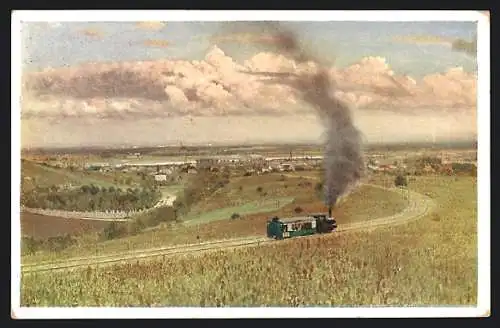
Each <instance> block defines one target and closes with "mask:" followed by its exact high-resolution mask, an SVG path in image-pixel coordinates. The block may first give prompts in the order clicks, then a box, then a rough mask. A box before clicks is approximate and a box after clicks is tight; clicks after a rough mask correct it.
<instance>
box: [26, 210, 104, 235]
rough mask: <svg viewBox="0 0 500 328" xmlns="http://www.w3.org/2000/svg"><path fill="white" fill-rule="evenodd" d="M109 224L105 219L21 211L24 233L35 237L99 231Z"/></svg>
mask: <svg viewBox="0 0 500 328" xmlns="http://www.w3.org/2000/svg"><path fill="white" fill-rule="evenodd" d="M108 224H109V222H104V221H93V220H79V219H67V218H61V217H55V216H47V215H39V214H34V213H28V212H23V213H21V232H22V235H27V236H31V237H33V238H47V237H55V236H59V235H64V234H81V233H86V232H91V231H99V230H101V229H103V228H104V227H106V226H107V225H108Z"/></svg>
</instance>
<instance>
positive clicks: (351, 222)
mask: <svg viewBox="0 0 500 328" xmlns="http://www.w3.org/2000/svg"><path fill="white" fill-rule="evenodd" d="M16 15H17V16H16V18H15V19H14V20H16V22H17V23H16V24H17V25H15V28H14V29H13V33H14V34H13V35H16V36H17V41H16V40H15V41H13V42H15V44H14V45H15V47H14V48H13V51H14V53H15V51H19V53H17V56H16V55H14V56H13V57H15V58H14V60H15V65H14V64H13V70H14V72H15V73H16V75H17V78H16V79H15V80H13V83H14V86H13V89H14V88H16V90H17V92H18V93H17V94H15V96H16V97H18V98H17V99H20V101H19V102H16V101H14V102H13V104H14V105H13V106H15V107H14V108H15V109H14V111H13V117H14V119H13V120H14V121H15V122H14V121H13V126H14V125H16V126H17V128H18V130H17V132H14V135H13V138H14V139H16V140H17V139H19V140H17V142H18V143H17V144H14V145H15V147H17V148H14V147H13V149H14V152H18V153H19V154H17V155H16V156H20V160H19V161H18V164H20V167H18V166H16V167H17V169H18V171H14V173H13V179H14V181H17V182H18V186H13V191H15V192H13V193H12V194H13V204H14V206H17V207H13V208H14V209H15V210H14V211H13V218H12V220H13V221H12V222H13V243H14V244H13V269H12V272H13V287H12V288H13V293H15V294H17V296H13V304H17V307H18V308H17V310H16V311H15V313H16V314H15V316H16V317H22V316H23V314H24V315H26V316H31V317H33V316H38V317H48V316H55V317H61V316H67V317H86V318H89V317H105V316H108V317H109V316H114V317H126V316H128V317H147V316H158V315H160V316H165V317H168V316H174V317H175V316H177V317H179V316H180V317H190V316H191V317H203V316H208V317H224V316H231V317H245V316H267V317H271V316H278V317H286V316H290V317H293V316H309V317H310V316H356V317H360V316H393V315H397V313H398V312H397V310H396V309H397V308H400V307H405V308H406V310H402V311H403V312H401V313H400V314H399V315H400V316H412V313H413V314H414V315H424V316H439V315H448V316H469V315H470V316H479V315H482V316H485V315H489V314H488V313H489V312H488V311H489V308H490V307H489V306H490V304H489V271H488V270H489V262H488V261H489V256H488V254H489V216H487V215H488V214H487V213H488V212H484V210H486V211H487V209H484V208H482V209H481V208H480V207H479V203H478V197H479V198H480V199H481V203H482V204H483V205H484V204H485V206H486V207H488V206H489V205H488V204H489V194H488V193H487V190H486V189H485V188H486V187H487V185H486V183H489V182H488V181H489V175H488V171H486V172H485V173H484V172H483V173H481V170H484V169H485V168H486V170H488V167H484V166H481V165H488V164H487V163H486V162H489V144H487V143H486V144H483V142H488V141H487V140H486V139H488V138H489V136H488V131H489V80H481V79H482V78H485V76H486V75H488V76H489V71H488V70H489V68H488V67H489V57H487V56H489V34H485V33H489V32H488V31H486V30H487V29H488V30H489V26H488V24H489V16H488V15H487V13H481V12H440V11H439V12H427V13H425V12H420V13H419V12H398V13H395V12H327V11H325V12H316V13H314V14H311V13H308V12H279V13H273V12H265V11H263V12H246V13H245V12H230V11H220V12H212V13H207V12H203V11H198V12H189V11H180V12H175V11H167V12H162V11H158V12H142V13H140V12H134V11H114V12H112V13H111V12H106V11H99V12H92V11H90V12H72V11H64V12H48V13H44V12H43V11H40V12H18V13H17V14H16ZM481 26H482V27H483V29H481ZM16 28H17V30H16ZM484 31H486V32H484ZM482 33H483V34H482ZM16 47H17V48H16ZM481 47H482V48H481ZM481 54H482V56H483V57H481ZM485 56H486V57H485ZM484 65H487V66H484ZM485 67H486V68H485ZM485 70H486V72H485ZM485 74H486V75H485ZM13 78H14V77H13ZM486 78H487V77H486ZM16 115H17V116H16ZM478 127H480V128H478ZM16 133H17V134H16ZM484 133H486V135H484ZM481 135H482V136H481ZM16 140H14V142H16ZM481 147H483V148H481ZM484 147H486V148H484ZM478 154H479V157H478ZM480 158H482V159H481V161H486V162H482V164H481V165H479V166H478V162H479V159H480ZM18 159H19V158H18ZM483 163H486V164H483ZM16 165H17V164H16ZM478 178H479V180H480V181H479V184H480V187H481V188H479V187H478ZM481 184H482V185H481ZM478 195H479V196H478ZM483 201H484V202H486V203H483ZM483 205H481V206H483ZM485 215H486V216H485ZM19 242H20V246H19ZM478 250H479V251H478ZM481 256H485V257H484V258H481ZM16 261H20V262H16ZM440 306H447V308H444V309H439V308H438V307H440ZM19 307H20V308H19ZM61 307H65V308H67V309H61ZM87 307H92V310H90V309H86V308H87ZM125 307H126V308H128V309H123V308H125ZM409 307H413V308H409ZM457 307H461V309H459V310H457ZM155 308H162V312H161V314H160V313H159V312H154V311H155V310H154V309H155ZM51 309H54V310H55V309H57V311H55V312H50V311H51ZM101 309H102V311H101ZM453 309H454V310H453ZM479 309H480V310H479ZM384 310H385V311H386V312H384ZM419 310H420V312H419ZM86 311H87V312H86ZM141 311H143V312H141ZM144 311H145V312H144ZM404 311H406V312H404ZM412 311H413V312H412ZM447 311H448V312H447ZM453 311H454V312H453ZM481 311H482V312H481ZM50 313H52V314H50ZM64 313H67V314H64ZM155 313H156V315H155ZM13 316H14V314H13Z"/></svg>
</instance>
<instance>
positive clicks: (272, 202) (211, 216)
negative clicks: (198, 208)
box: [184, 197, 294, 225]
mask: <svg viewBox="0 0 500 328" xmlns="http://www.w3.org/2000/svg"><path fill="white" fill-rule="evenodd" d="M293 200H294V198H293V197H281V198H270V199H269V198H266V199H264V200H261V201H253V202H250V203H245V204H243V205H241V206H235V207H225V208H221V209H218V210H213V211H210V212H204V213H200V214H198V215H194V216H191V217H189V216H188V217H186V218H185V219H184V224H185V225H193V224H206V223H209V222H214V221H218V220H227V219H228V218H230V217H231V215H233V214H234V213H237V214H239V215H249V214H258V213H266V212H272V211H274V210H277V209H279V208H281V207H282V206H286V205H288V204H290V203H292V202H293Z"/></svg>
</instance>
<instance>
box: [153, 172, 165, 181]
mask: <svg viewBox="0 0 500 328" xmlns="http://www.w3.org/2000/svg"><path fill="white" fill-rule="evenodd" d="M155 181H157V182H161V181H167V175H166V174H156V175H155Z"/></svg>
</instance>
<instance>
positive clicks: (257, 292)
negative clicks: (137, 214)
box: [21, 177, 477, 306]
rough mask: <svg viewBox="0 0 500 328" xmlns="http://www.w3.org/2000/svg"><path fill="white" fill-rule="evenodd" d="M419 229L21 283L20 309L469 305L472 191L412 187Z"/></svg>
mask: <svg viewBox="0 0 500 328" xmlns="http://www.w3.org/2000/svg"><path fill="white" fill-rule="evenodd" d="M411 187H412V189H414V190H416V191H419V192H422V193H427V194H428V195H430V196H431V197H433V198H435V200H436V202H437V203H438V208H437V209H436V211H435V212H434V213H431V214H429V215H428V216H427V217H424V218H423V219H421V220H419V221H416V222H412V223H409V224H406V225H402V226H395V227H391V228H385V229H377V230H374V231H372V232H352V233H346V234H339V235H336V234H331V235H324V236H313V237H309V238H304V239H295V240H293V239H292V240H287V241H281V242H276V243H272V244H271V245H268V246H261V247H256V248H247V249H239V250H232V251H229V250H228V251H220V252H217V253H211V254H208V255H205V256H203V257H193V256H189V257H179V258H167V259H164V260H159V261H156V262H149V263H144V264H124V265H123V264H122V265H116V266H114V267H107V268H102V269H86V270H78V271H75V272H71V273H68V272H62V273H49V274H47V273H40V274H31V275H28V276H23V277H22V284H21V285H22V289H21V304H22V305H24V306H182V305H191V306H228V305H231V306H240V305H246V306H252V305H254V306H263V305H267V306H271V305H283V306H301V305H343V306H345V305H474V304H476V302H477V300H476V294H477V278H476V277H477V233H476V227H477V219H476V218H477V201H476V181H475V179H473V178H469V177H461V178H455V177H438V178H426V177H421V178H418V179H417V180H416V181H415V182H413V183H412V186H411Z"/></svg>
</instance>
